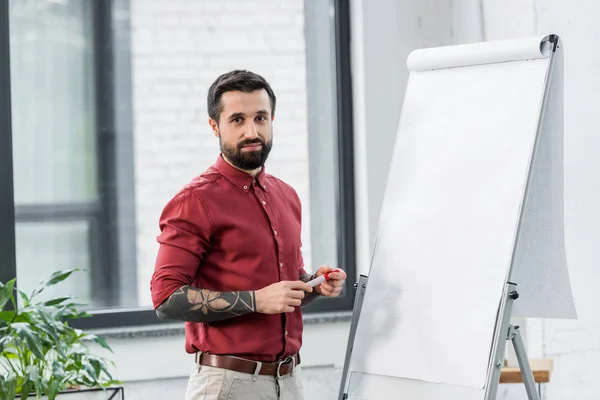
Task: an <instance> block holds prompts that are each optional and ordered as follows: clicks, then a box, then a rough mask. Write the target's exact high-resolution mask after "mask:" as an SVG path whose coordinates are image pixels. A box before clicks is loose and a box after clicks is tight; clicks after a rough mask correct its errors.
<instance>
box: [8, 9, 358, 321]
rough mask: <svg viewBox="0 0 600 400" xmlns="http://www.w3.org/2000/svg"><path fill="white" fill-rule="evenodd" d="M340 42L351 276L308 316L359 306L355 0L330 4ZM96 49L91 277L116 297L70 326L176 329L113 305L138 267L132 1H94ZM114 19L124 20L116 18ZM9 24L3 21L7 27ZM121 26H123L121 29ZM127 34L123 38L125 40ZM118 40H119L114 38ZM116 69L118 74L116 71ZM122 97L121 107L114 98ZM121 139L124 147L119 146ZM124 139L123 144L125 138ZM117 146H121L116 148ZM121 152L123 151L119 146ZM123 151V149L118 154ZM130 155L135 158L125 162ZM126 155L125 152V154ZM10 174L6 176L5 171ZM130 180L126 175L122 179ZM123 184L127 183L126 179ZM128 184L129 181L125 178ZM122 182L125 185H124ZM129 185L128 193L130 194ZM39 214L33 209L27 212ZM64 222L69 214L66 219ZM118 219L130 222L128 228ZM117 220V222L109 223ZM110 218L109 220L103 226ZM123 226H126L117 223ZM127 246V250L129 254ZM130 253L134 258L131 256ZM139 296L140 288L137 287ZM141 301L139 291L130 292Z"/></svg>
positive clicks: (339, 102) (343, 223) (11, 211)
mask: <svg viewBox="0 0 600 400" xmlns="http://www.w3.org/2000/svg"><path fill="white" fill-rule="evenodd" d="M331 6H332V7H333V11H334V12H333V26H334V39H335V46H334V48H335V57H334V60H335V66H334V70H335V94H334V97H335V108H336V109H335V111H336V116H337V120H336V124H335V125H336V140H335V142H336V143H335V145H336V149H335V150H336V154H335V159H336V167H337V170H336V171H335V172H336V174H335V175H336V180H337V182H336V190H335V201H336V205H337V207H336V212H337V215H336V220H337V221H336V222H337V223H336V225H337V227H336V228H337V229H336V230H337V247H338V248H337V254H338V264H339V265H340V266H341V267H342V268H344V270H345V271H346V273H347V275H348V280H347V283H346V288H345V291H344V293H343V295H342V296H340V297H339V298H335V299H327V300H321V301H316V302H314V303H312V304H310V305H309V306H307V307H305V308H304V313H305V315H306V314H310V313H325V312H339V311H350V310H352V307H353V304H354V295H355V291H354V290H353V285H354V282H355V281H356V279H357V275H356V271H357V268H356V252H355V247H356V246H355V244H356V238H355V199H354V140H353V127H352V125H353V118H352V78H351V71H350V4H349V0H331ZM93 7H94V9H93V13H94V16H93V20H94V47H95V77H96V86H97V88H96V90H97V94H96V101H97V148H98V156H99V159H98V160H99V161H98V162H99V166H98V168H99V176H100V179H99V185H100V187H99V189H100V204H101V207H100V211H99V216H100V217H99V221H100V224H99V227H98V230H99V232H101V233H100V234H101V236H102V237H103V238H104V240H101V241H100V243H101V248H100V249H99V250H100V254H98V256H100V255H102V257H103V258H102V260H96V261H95V263H96V264H97V265H98V261H101V262H100V263H99V265H104V266H107V268H108V271H107V270H106V269H103V270H102V271H101V272H102V273H99V272H100V271H97V272H96V273H95V274H94V273H93V271H92V276H91V278H90V279H95V280H96V279H98V280H99V281H100V282H102V284H101V286H100V290H106V292H105V293H107V294H108V296H110V298H112V299H114V301H113V302H112V304H109V307H107V308H106V309H99V310H97V309H92V310H90V313H91V314H92V317H90V318H85V319H80V320H73V321H71V322H70V324H71V325H72V326H75V327H77V328H81V329H105V328H126V327H132V326H144V325H159V324H165V323H169V324H173V323H174V322H175V323H177V321H167V320H161V319H159V318H158V317H157V316H156V313H155V312H154V310H153V309H151V308H148V307H133V308H119V307H116V308H112V309H111V308H110V306H118V304H122V299H121V298H120V297H119V295H120V294H122V292H123V291H122V288H121V287H120V286H119V285H120V283H121V282H123V281H127V280H126V279H127V276H124V274H125V275H127V274H133V275H135V274H136V272H135V270H134V269H133V268H132V269H131V270H132V271H129V270H128V269H127V268H119V265H137V263H136V262H135V261H136V260H135V250H133V251H132V250H131V249H135V231H133V232H131V231H129V232H128V231H123V229H124V228H123V225H125V226H134V225H135V224H134V222H135V217H134V211H135V201H134V200H135V199H134V195H135V194H134V190H133V187H134V185H133V183H134V182H133V122H132V119H133V115H132V111H133V110H132V106H131V104H132V100H131V96H132V87H131V67H130V65H131V64H130V59H131V50H130V43H131V35H130V22H129V18H122V17H123V16H124V15H127V16H129V10H130V7H129V0H110V1H104V0H94V6H93ZM115 15H118V16H119V18H117V19H115ZM8 19H9V0H0V24H1V26H2V27H3V28H1V29H2V30H1V31H0V57H1V56H4V57H1V60H2V61H0V63H1V64H0V170H1V171H5V172H4V173H2V174H0V193H2V195H0V226H11V227H13V229H8V230H3V231H2V234H1V236H0V254H2V255H3V257H1V258H0V280H1V281H3V282H6V281H7V280H8V279H12V278H13V277H15V276H16V254H15V249H16V246H15V244H16V243H15V233H14V227H15V220H16V219H15V207H14V194H13V190H14V182H13V169H12V167H13V164H12V130H11V108H10V101H11V99H10V58H9V56H10V48H9V40H10V38H9V35H10V30H9V25H8V22H9V21H8ZM3 22H4V23H3ZM116 24H119V25H118V26H116ZM121 36H125V37H121ZM115 39H118V40H115ZM117 68H118V70H117V71H115V70H116V69H117ZM117 98H118V99H119V103H118V107H117V106H116V104H115V99H117ZM119 140H120V141H121V142H119ZM123 140H124V141H123ZM115 142H117V143H116V144H115ZM119 145H120V146H121V147H123V148H121V149H118V148H117V146H119ZM123 149H124V150H125V152H123V151H119V150H123ZM124 153H125V157H126V156H127V154H129V157H126V159H125V158H123V155H122V154H124ZM120 154H121V155H120ZM6 172H8V173H6ZM124 176H125V177H129V178H123V177H124ZM123 179H126V180H125V181H123ZM127 179H129V180H127ZM119 180H121V181H119ZM128 188H129V189H128ZM29 211H30V215H35V213H36V211H35V210H34V209H32V210H29ZM63 217H64V216H63ZM120 218H130V219H129V220H128V221H126V223H124V224H123V223H122V221H121V220H120ZM115 220H117V221H119V223H118V224H111V223H109V222H108V221H115ZM102 221H104V222H102ZM119 225H120V226H119ZM128 249H129V250H128ZM128 251H129V253H128ZM133 290H134V291H135V290H136V289H133ZM131 295H132V296H136V294H135V292H133V293H132V294H131Z"/></svg>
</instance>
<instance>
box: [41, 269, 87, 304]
mask: <svg viewBox="0 0 600 400" xmlns="http://www.w3.org/2000/svg"><path fill="white" fill-rule="evenodd" d="M75 271H79V269H77V268H76V269H70V270H60V271H56V272H54V273H53V274H52V275H50V277H49V278H48V279H46V280H45V281H42V282H41V283H40V284H39V286H38V287H37V288H36V289H35V290H34V291H33V293H32V294H31V297H30V300H33V298H34V297H35V296H37V295H38V294H40V293H41V292H42V291H43V290H44V289H45V288H46V287H48V286H52V285H56V284H57V283H59V282H62V281H64V280H65V279H67V278H68V277H69V276H70V275H71V274H72V273H73V272H75Z"/></svg>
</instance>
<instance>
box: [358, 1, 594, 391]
mask: <svg viewBox="0 0 600 400" xmlns="http://www.w3.org/2000/svg"><path fill="white" fill-rule="evenodd" d="M367 3H368V5H367ZM352 4H353V11H354V16H353V33H355V35H354V38H355V40H354V41H353V48H352V50H353V52H354V54H355V58H354V60H353V69H354V80H355V84H354V90H355V94H354V98H355V112H356V113H357V115H355V118H356V120H355V123H356V125H355V131H356V135H357V137H356V142H357V147H359V146H361V144H362V146H364V147H359V148H357V154H358V160H359V162H361V163H362V164H361V165H360V166H357V169H358V172H357V191H358V192H359V194H360V196H361V197H359V201H360V203H359V207H358V212H359V221H360V222H361V223H362V226H363V227H365V226H368V228H369V229H368V230H363V231H362V232H359V235H361V233H362V236H359V239H361V238H362V241H360V240H359V243H362V247H361V248H360V249H359V254H360V255H361V259H362V260H363V263H364V262H365V260H368V259H370V258H369V257H370V252H371V248H372V246H373V243H374V238H375V229H376V228H375V227H376V225H377V218H378V215H379V208H380V205H381V201H382V199H383V193H384V187H385V183H386V182H385V180H386V178H387V177H386V174H387V168H388V165H389V162H390V158H391V148H392V146H393V142H394V139H395V134H396V127H397V123H398V117H399V112H400V110H401V106H402V98H403V93H404V86H405V83H406V78H407V72H406V69H405V64H404V61H405V60H406V57H407V56H408V53H409V52H410V51H411V50H413V49H416V48H418V47H427V46H431V45H444V44H452V43H467V42H474V41H480V40H493V39H505V38H513V37H518V36H528V35H533V34H546V33H557V34H559V35H560V36H561V37H562V40H563V44H564V50H565V225H566V226H565V229H566V232H565V235H566V246H567V257H568V261H569V271H570V274H571V283H572V287H573V291H574V295H575V300H576V305H577V308H578V312H579V319H578V320H577V321H564V320H556V321H554V320H546V321H540V320H529V321H528V322H527V334H528V351H529V354H530V355H531V356H546V357H552V358H553V359H554V361H555V370H554V373H553V376H552V381H551V383H550V384H547V385H545V392H544V399H575V398H576V399H597V398H599V397H598V393H600V380H598V379H597V376H598V375H599V374H600V313H599V312H598V311H597V304H600V291H598V290H597V288H598V287H599V284H600V272H599V270H598V267H597V256H596V251H595V248H596V247H597V246H598V243H600V211H599V210H598V206H597V204H600V164H599V163H600V161H598V160H600V150H599V149H600V136H599V135H598V134H597V132H598V128H597V127H596V126H595V123H594V116H595V115H596V114H597V111H596V108H597V107H596V105H597V104H598V100H597V99H596V97H598V96H599V95H600V74H598V72H597V71H598V65H600V55H598V54H597V52H596V51H595V39H596V36H595V34H596V33H600V27H598V26H597V24H596V20H597V17H596V16H597V15H598V13H599V12H600V3H598V2H596V1H593V0H576V1H570V2H565V1H559V0H510V1H504V2H498V1H494V0H484V1H481V2H473V1H468V0H447V1H442V0H437V1H436V0H428V1H418V0H400V1H394V0H374V1H373V0H369V1H368V2H367V1H366V0H353V1H352ZM434 22H437V24H436V25H435V26H434V25H433V24H434ZM365 232H368V234H366V233H365ZM364 272H366V271H364ZM505 391H506V392H507V393H506V396H508V397H507V398H510V399H520V398H525V397H524V394H523V391H522V389H521V388H520V387H519V388H516V387H515V388H514V389H512V390H505Z"/></svg>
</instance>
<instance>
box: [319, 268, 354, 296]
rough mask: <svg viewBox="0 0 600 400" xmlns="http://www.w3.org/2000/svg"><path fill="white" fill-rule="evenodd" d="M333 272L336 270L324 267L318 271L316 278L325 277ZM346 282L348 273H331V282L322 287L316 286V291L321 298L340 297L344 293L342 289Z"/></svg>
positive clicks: (340, 271)
mask: <svg viewBox="0 0 600 400" xmlns="http://www.w3.org/2000/svg"><path fill="white" fill-rule="evenodd" d="M333 270H334V268H331V267H329V266H328V265H323V266H321V268H319V269H318V270H317V273H316V274H315V278H318V277H319V276H321V275H324V274H326V273H328V272H331V271H333ZM345 281H346V273H345V272H344V271H342V270H338V271H337V272H331V273H330V274H329V280H328V281H325V282H323V283H321V284H320V285H317V286H315V288H314V289H315V291H316V292H317V293H319V294H320V295H321V296H325V297H338V296H339V295H340V293H341V292H342V288H343V286H344V282H345Z"/></svg>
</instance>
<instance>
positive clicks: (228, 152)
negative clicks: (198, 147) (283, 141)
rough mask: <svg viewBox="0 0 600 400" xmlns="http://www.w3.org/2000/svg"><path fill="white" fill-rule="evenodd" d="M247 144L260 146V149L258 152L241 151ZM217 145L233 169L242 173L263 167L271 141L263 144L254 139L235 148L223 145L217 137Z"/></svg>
mask: <svg viewBox="0 0 600 400" xmlns="http://www.w3.org/2000/svg"><path fill="white" fill-rule="evenodd" d="M249 144H260V145H261V148H260V150H251V151H242V147H244V146H247V145H249ZM219 145H220V147H221V152H222V153H223V155H224V156H225V157H226V158H227V159H228V160H229V162H230V163H231V164H233V166H234V167H237V168H239V169H241V170H244V171H251V170H254V169H257V168H260V167H262V166H263V165H265V162H266V161H267V158H268V157H269V153H270V152H271V147H272V146H273V139H271V140H270V141H269V142H265V141H264V140H262V139H261V138H256V139H253V140H244V141H243V142H240V143H238V144H237V145H236V146H230V145H229V144H227V143H223V141H222V140H221V137H220V136H219Z"/></svg>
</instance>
